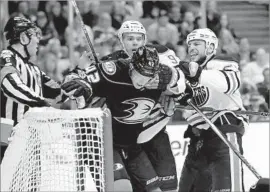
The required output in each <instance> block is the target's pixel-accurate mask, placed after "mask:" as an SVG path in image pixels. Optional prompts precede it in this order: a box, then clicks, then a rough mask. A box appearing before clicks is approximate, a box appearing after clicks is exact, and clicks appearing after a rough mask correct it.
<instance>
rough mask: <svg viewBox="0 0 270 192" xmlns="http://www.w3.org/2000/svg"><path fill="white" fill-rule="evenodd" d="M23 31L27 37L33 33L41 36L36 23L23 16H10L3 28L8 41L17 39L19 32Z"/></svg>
mask: <svg viewBox="0 0 270 192" xmlns="http://www.w3.org/2000/svg"><path fill="white" fill-rule="evenodd" d="M25 31H26V32H27V33H26V34H27V35H28V37H29V38H30V36H31V35H33V34H35V35H37V36H38V37H39V38H40V36H41V31H40V29H39V28H38V27H37V26H36V24H35V23H33V22H31V21H29V20H28V19H25V18H23V17H12V18H10V19H9V20H8V22H7V24H6V26H5V28H4V32H5V33H6V34H5V36H6V39H7V40H10V41H16V40H19V39H20V34H21V33H22V32H25Z"/></svg>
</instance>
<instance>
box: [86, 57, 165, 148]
mask: <svg viewBox="0 0 270 192" xmlns="http://www.w3.org/2000/svg"><path fill="white" fill-rule="evenodd" d="M127 62H129V60H121V59H120V60H117V61H106V62H103V63H100V64H98V65H96V66H91V67H89V68H87V69H86V74H87V78H88V80H89V82H90V83H91V85H92V89H93V97H95V96H97V97H104V98H106V104H107V106H108V108H109V109H110V110H111V113H112V127H113V134H114V135H113V137H114V143H115V144H118V145H122V146H124V145H129V144H133V143H136V140H137V137H138V135H139V134H140V133H141V132H142V131H143V130H144V129H145V128H144V127H143V122H144V120H145V119H146V118H147V117H148V115H149V114H150V112H151V110H152V109H153V107H154V106H155V105H156V103H157V102H158V100H159V98H160V95H161V93H162V92H163V91H162V90H157V89H143V90H139V89H136V88H135V87H134V86H133V84H132V81H131V78H130V76H129V66H128V63H127ZM162 67H163V69H164V70H165V69H166V68H167V66H165V65H162ZM161 71H162V70H161Z"/></svg>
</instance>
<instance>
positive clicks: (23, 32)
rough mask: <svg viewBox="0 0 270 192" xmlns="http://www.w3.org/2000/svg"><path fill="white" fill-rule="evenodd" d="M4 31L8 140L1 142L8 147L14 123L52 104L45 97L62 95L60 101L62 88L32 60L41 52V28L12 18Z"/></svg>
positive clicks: (1, 64)
mask: <svg viewBox="0 0 270 192" xmlns="http://www.w3.org/2000/svg"><path fill="white" fill-rule="evenodd" d="M4 32H5V33H6V34H5V35H6V39H7V40H8V41H9V46H8V48H7V49H5V50H3V51H1V54H0V76H1V81H0V82H1V129H2V131H3V132H2V131H1V133H2V135H1V138H3V135H4V134H5V138H3V139H5V141H2V140H1V144H3V145H5V146H4V148H6V146H7V138H8V136H9V133H10V132H11V128H12V126H14V125H16V124H17V123H18V122H19V121H20V120H21V119H22V117H23V115H24V114H25V112H27V111H28V110H29V108H31V107H45V106H50V104H49V103H48V101H47V100H46V99H45V98H49V99H54V98H56V97H58V96H59V100H60V95H61V89H60V85H59V84H58V83H56V82H55V81H54V80H52V79H51V78H50V77H49V76H47V75H46V74H45V73H44V72H43V71H41V70H40V69H39V67H38V66H36V65H34V64H33V63H31V62H30V59H31V58H32V57H35V56H36V54H37V51H38V45H39V40H40V38H41V31H40V29H39V28H38V27H37V26H36V25H35V24H34V23H32V22H30V21H29V20H27V19H25V18H22V17H12V18H10V19H9V20H8V22H7V24H6V25H5V28H4ZM4 143H5V144H4ZM4 151H5V149H2V150H1V157H3V154H4Z"/></svg>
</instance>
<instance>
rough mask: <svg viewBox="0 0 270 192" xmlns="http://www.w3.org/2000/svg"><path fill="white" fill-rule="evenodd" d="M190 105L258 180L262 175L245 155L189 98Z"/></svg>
mask: <svg viewBox="0 0 270 192" xmlns="http://www.w3.org/2000/svg"><path fill="white" fill-rule="evenodd" d="M187 103H188V104H189V106H190V107H192V108H193V109H194V110H195V111H197V113H199V114H200V115H201V117H202V118H203V119H204V120H205V121H206V122H207V123H208V124H209V125H210V127H211V129H212V130H213V131H214V132H215V133H216V134H217V135H218V137H219V138H220V139H221V140H222V141H223V142H224V143H225V144H226V145H227V146H228V147H229V148H230V149H231V150H233V152H234V153H235V154H236V155H237V156H238V158H239V159H240V160H241V161H242V162H243V163H244V164H245V165H246V166H247V167H248V168H249V170H250V171H251V172H252V173H253V174H254V175H255V176H256V177H257V178H258V179H259V180H260V179H262V176H261V175H260V174H259V173H258V172H257V171H256V170H255V168H254V167H253V166H252V165H251V164H250V163H249V162H248V161H247V160H246V159H245V157H244V156H243V155H242V154H241V153H240V152H239V151H238V149H237V148H236V147H235V146H234V145H233V144H232V143H231V142H230V141H229V140H228V139H227V138H226V136H224V134H223V133H222V132H221V131H220V130H219V129H218V128H217V127H216V126H215V125H214V123H212V121H211V120H210V119H208V118H207V117H206V116H205V115H204V114H203V112H202V111H201V110H200V109H199V108H198V107H197V106H196V105H194V104H193V103H192V101H191V100H190V99H189V100H188V101H187Z"/></svg>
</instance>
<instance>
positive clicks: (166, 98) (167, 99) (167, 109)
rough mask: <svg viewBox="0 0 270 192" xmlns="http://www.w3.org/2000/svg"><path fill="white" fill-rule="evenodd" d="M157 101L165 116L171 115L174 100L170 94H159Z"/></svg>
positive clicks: (173, 108)
mask: <svg viewBox="0 0 270 192" xmlns="http://www.w3.org/2000/svg"><path fill="white" fill-rule="evenodd" d="M159 103H160V105H161V107H162V110H161V112H162V113H163V114H165V115H166V116H169V117H171V116H172V115H173V114H174V111H175V100H174V98H173V97H171V96H170V95H165V94H163V95H161V97H160V99H159Z"/></svg>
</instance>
